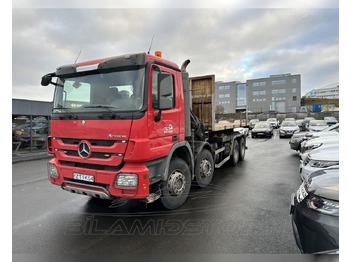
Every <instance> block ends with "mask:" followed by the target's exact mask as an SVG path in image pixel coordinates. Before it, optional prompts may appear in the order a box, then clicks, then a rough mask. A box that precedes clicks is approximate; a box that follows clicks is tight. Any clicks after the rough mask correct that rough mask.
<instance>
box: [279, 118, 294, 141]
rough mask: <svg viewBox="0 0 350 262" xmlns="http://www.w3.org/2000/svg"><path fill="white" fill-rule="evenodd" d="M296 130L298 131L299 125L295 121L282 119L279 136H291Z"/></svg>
mask: <svg viewBox="0 0 350 262" xmlns="http://www.w3.org/2000/svg"><path fill="white" fill-rule="evenodd" d="M296 131H299V126H298V124H297V122H295V121H283V122H282V125H281V127H280V129H279V136H280V138H282V137H291V136H292V135H293V134H294V133H295V132H296Z"/></svg>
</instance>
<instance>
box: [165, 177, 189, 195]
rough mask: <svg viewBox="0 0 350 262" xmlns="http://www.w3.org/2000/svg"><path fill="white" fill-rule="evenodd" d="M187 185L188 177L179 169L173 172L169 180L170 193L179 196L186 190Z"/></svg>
mask: <svg viewBox="0 0 350 262" xmlns="http://www.w3.org/2000/svg"><path fill="white" fill-rule="evenodd" d="M185 187H186V177H185V176H184V175H183V174H182V173H181V172H179V171H174V172H173V173H171V175H170V177H169V180H168V189H169V192H170V195H172V196H178V195H181V194H182V192H184V190H185Z"/></svg>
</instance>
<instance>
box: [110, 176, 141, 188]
mask: <svg viewBox="0 0 350 262" xmlns="http://www.w3.org/2000/svg"><path fill="white" fill-rule="evenodd" d="M137 184H138V176H137V175H136V174H125V173H121V174H119V175H118V177H117V179H116V181H115V185H116V186H117V187H137Z"/></svg>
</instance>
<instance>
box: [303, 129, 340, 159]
mask: <svg viewBox="0 0 350 262" xmlns="http://www.w3.org/2000/svg"><path fill="white" fill-rule="evenodd" d="M334 146H339V135H337V136H326V137H319V138H315V139H310V140H305V141H303V142H302V143H301V146H300V155H299V156H300V159H301V160H302V161H304V159H305V158H306V157H307V155H308V154H309V153H310V151H311V150H314V149H317V148H321V147H322V148H326V147H334Z"/></svg>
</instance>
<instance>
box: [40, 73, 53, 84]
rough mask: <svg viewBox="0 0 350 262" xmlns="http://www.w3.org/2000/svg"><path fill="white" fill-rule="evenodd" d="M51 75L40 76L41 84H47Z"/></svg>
mask: <svg viewBox="0 0 350 262" xmlns="http://www.w3.org/2000/svg"><path fill="white" fill-rule="evenodd" d="M51 80H52V76H51V75H44V76H43V77H42V78H41V85H42V86H48V85H49V84H50V83H51Z"/></svg>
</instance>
